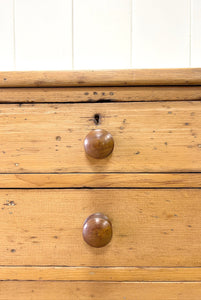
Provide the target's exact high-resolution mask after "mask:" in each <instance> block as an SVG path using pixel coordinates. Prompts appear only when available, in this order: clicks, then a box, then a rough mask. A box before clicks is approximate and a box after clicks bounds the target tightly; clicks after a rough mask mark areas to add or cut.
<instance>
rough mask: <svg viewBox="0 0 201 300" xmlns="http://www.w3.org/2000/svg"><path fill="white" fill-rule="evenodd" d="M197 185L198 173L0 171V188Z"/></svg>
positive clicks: (199, 180)
mask: <svg viewBox="0 0 201 300" xmlns="http://www.w3.org/2000/svg"><path fill="white" fill-rule="evenodd" d="M84 187H89V188H91V187H92V188H119V187H120V188H171V187H172V188H185V187H193V188H200V187H201V173H172V174H171V173H170V174H166V173H164V174H163V173H162V174H160V173H158V174H157V173H136V174H131V173H130V174H129V173H125V174H124V173H102V174H96V173H91V174H90V173H89V174H87V173H83V174H76V173H72V174H0V188H84Z"/></svg>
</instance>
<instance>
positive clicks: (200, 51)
mask: <svg viewBox="0 0 201 300" xmlns="http://www.w3.org/2000/svg"><path fill="white" fill-rule="evenodd" d="M191 3H192V6H191V67H201V1H200V0H191Z"/></svg>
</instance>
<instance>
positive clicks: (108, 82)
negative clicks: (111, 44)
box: [0, 68, 201, 87]
mask: <svg viewBox="0 0 201 300" xmlns="http://www.w3.org/2000/svg"><path fill="white" fill-rule="evenodd" d="M200 84H201V69H200V68H184V69H141V70H140V69H136V70H133V69H128V70H103V71H102V70H98V71H93V70H85V71H29V72H23V71H15V72H1V73H0V87H64V86H140V85H142V86H144V85H200Z"/></svg>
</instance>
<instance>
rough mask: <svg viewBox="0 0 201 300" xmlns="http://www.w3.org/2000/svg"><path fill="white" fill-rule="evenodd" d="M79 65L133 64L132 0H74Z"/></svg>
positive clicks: (113, 67) (75, 40)
mask: <svg viewBox="0 0 201 300" xmlns="http://www.w3.org/2000/svg"><path fill="white" fill-rule="evenodd" d="M73 19H74V22H73V24H74V36H73V39H74V67H75V69H104V68H105V69H108V68H110V69H118V68H129V67H131V0H101V1H94V0H85V1H83V0H74V7H73Z"/></svg>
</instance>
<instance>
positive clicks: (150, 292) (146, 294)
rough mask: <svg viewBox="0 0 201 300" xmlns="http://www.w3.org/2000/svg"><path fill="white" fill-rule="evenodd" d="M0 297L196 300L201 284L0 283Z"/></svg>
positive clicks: (51, 299)
mask: <svg viewBox="0 0 201 300" xmlns="http://www.w3.org/2000/svg"><path fill="white" fill-rule="evenodd" d="M0 289H1V292H0V299H1V300H13V295H15V299H16V300H25V299H26V300H28V299H31V300H44V299H46V300H57V299H60V300H66V299H71V300H89V299H96V300H102V299H110V300H119V299H126V300H133V299H134V298H133V297H135V299H138V300H161V299H163V300H189V299H190V300H200V294H201V284H200V283H198V282H195V283H190V282H188V283H183V282H177V283H136V282H132V283H131V282H124V283H119V282H118V283H115V282H110V283H109V282H23V281H22V282H15V281H13V282H12V281H10V282H0Z"/></svg>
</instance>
